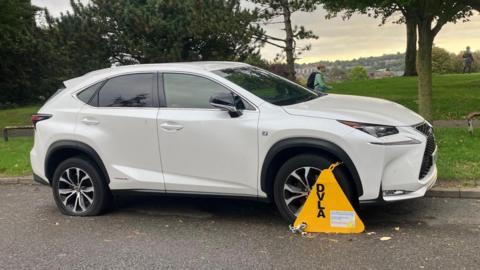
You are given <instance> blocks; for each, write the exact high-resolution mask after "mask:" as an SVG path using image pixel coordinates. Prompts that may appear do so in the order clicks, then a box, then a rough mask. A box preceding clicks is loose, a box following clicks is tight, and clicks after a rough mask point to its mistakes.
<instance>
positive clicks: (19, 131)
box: [3, 126, 34, 142]
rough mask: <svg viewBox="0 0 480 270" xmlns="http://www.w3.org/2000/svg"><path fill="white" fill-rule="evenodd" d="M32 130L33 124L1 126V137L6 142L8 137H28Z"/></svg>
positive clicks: (31, 134)
mask: <svg viewBox="0 0 480 270" xmlns="http://www.w3.org/2000/svg"><path fill="white" fill-rule="evenodd" d="M33 132H34V131H33V126H8V127H5V128H3V139H4V140H5V141H6V142H8V138H9V137H29V136H33Z"/></svg>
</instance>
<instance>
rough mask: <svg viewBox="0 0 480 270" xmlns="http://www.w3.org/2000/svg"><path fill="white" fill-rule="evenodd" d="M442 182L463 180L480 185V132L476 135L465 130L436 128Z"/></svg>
mask: <svg viewBox="0 0 480 270" xmlns="http://www.w3.org/2000/svg"><path fill="white" fill-rule="evenodd" d="M436 138H437V143H438V147H439V153H438V163H437V165H438V168H439V179H441V180H463V181H464V182H465V183H468V184H472V183H473V184H475V183H474V181H477V182H476V184H477V185H480V130H479V129H477V132H476V133H474V135H471V134H470V133H468V131H467V130H466V128H465V129H463V128H436Z"/></svg>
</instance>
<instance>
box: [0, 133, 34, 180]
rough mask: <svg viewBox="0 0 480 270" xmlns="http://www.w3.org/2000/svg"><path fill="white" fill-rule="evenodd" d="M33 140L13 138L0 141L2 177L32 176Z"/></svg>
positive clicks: (0, 171)
mask: <svg viewBox="0 0 480 270" xmlns="http://www.w3.org/2000/svg"><path fill="white" fill-rule="evenodd" d="M32 146H33V138H11V139H10V140H9V141H8V142H5V141H4V140H3V139H2V140H1V141H0V177H7V176H24V175H29V174H31V171H32V170H31V168H30V157H29V153H30V150H31V149H32Z"/></svg>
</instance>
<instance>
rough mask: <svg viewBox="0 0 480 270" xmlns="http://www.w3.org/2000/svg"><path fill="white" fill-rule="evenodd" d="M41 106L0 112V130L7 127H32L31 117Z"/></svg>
mask: <svg viewBox="0 0 480 270" xmlns="http://www.w3.org/2000/svg"><path fill="white" fill-rule="evenodd" d="M39 108H40V106H29V107H21V108H15V109H8V110H0V130H3V128H4V127H6V126H21V125H31V124H32V122H31V121H30V117H31V116H32V114H34V113H36V112H37V111H38V109H39Z"/></svg>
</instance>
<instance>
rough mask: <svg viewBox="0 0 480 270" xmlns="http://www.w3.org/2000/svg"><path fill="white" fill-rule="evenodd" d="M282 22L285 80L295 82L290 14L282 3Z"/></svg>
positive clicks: (286, 4) (287, 7) (286, 6)
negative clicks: (285, 60) (285, 57)
mask: <svg viewBox="0 0 480 270" xmlns="http://www.w3.org/2000/svg"><path fill="white" fill-rule="evenodd" d="M282 8H283V21H284V24H285V33H286V39H285V54H286V55H287V73H288V74H287V78H288V79H290V80H292V81H295V46H294V39H293V29H292V20H291V13H290V8H289V6H288V3H282Z"/></svg>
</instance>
